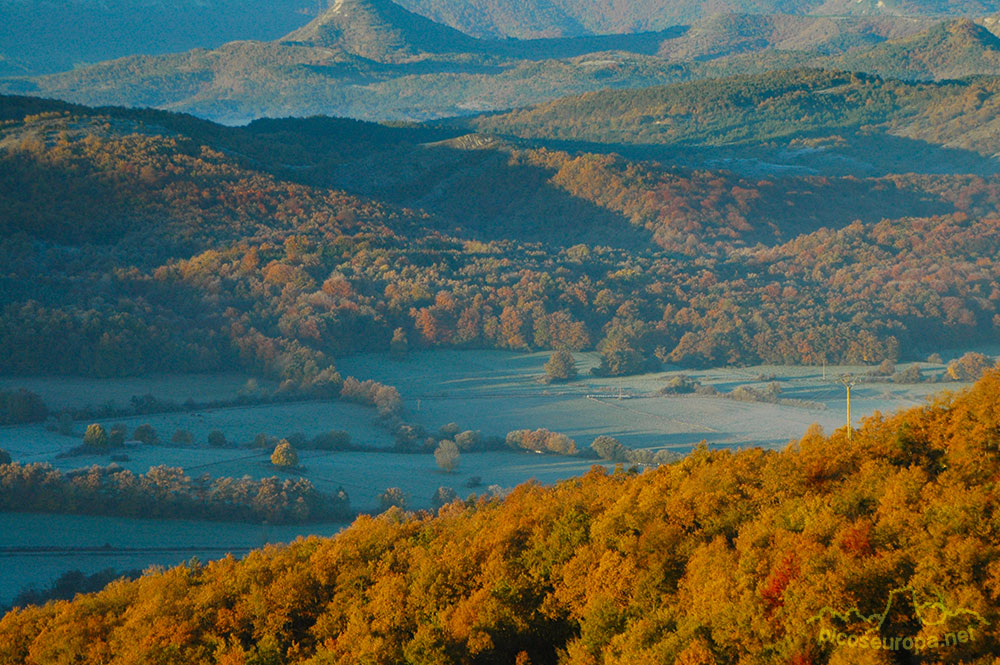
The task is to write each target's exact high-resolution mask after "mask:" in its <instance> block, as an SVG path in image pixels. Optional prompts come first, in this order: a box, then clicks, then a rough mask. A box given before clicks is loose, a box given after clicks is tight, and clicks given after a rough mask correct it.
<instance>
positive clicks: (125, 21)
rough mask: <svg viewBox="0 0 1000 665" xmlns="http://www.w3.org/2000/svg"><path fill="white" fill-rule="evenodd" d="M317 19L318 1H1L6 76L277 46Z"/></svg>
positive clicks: (0, 51)
mask: <svg viewBox="0 0 1000 665" xmlns="http://www.w3.org/2000/svg"><path fill="white" fill-rule="evenodd" d="M322 3H323V5H325V3H326V0H322ZM316 12H317V0H269V1H268V2H259V1H258V2H247V1H244V0H102V1H101V2H93V1H90V0H30V1H29V0H0V25H2V26H3V28H2V29H0V75H10V74H21V73H46V72H57V71H63V70H66V69H70V68H71V67H74V66H76V65H78V64H82V63H92V62H101V61H104V60H110V59H112V58H120V57H122V56H127V55H135V54H158V53H171V52H176V51H185V50H187V49H191V48H196V47H202V48H212V47H215V46H219V45H220V44H223V43H225V42H228V41H232V40H235V39H263V40H268V39H276V38H277V37H280V36H281V35H283V34H285V33H287V32H289V31H291V30H294V29H295V28H297V27H299V26H301V25H303V24H305V23H306V22H308V21H309V19H310V18H311V17H314V16H315V15H316ZM5 59H6V60H5ZM12 60H13V61H16V63H17V64H16V65H14V67H13V69H11V68H10V67H9V66H8V67H5V66H4V63H5V62H7V63H8V65H9V63H10V61H12Z"/></svg>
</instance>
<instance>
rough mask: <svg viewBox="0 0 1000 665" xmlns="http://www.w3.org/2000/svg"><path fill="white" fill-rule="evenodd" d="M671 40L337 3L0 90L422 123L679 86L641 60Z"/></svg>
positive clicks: (231, 116)
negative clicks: (478, 33) (529, 29)
mask: <svg viewBox="0 0 1000 665" xmlns="http://www.w3.org/2000/svg"><path fill="white" fill-rule="evenodd" d="M672 36H675V33H673V32H670V31H664V32H658V33H643V34H636V35H610V36H588V37H580V38H573V39H538V40H527V41H517V40H504V41H497V40H480V39H476V38H473V37H469V36H468V35H464V34H462V33H460V32H458V31H456V30H453V29H451V28H448V27H447V26H443V25H437V24H434V23H432V22H430V21H429V20H427V19H425V18H423V17H421V16H418V15H416V14H413V13H411V12H408V11H406V10H405V9H402V8H401V7H400V6H398V5H396V4H394V3H392V2H390V1H389V0H345V1H343V2H338V3H336V4H335V5H334V6H333V7H331V8H330V9H329V10H328V11H326V12H325V13H324V14H323V15H321V16H320V17H318V18H316V19H315V20H313V21H312V22H310V23H309V24H308V25H306V26H304V27H302V28H301V29H299V30H296V31H293V32H292V33H290V34H288V35H285V36H284V37H283V38H282V39H280V40H278V41H274V42H258V41H240V42H231V43H228V44H225V45H223V46H221V47H219V48H217V49H214V50H205V49H195V50H192V51H188V52H185V53H179V54H170V55H163V56H130V57H126V58H120V59H118V60H113V61H109V62H105V63H100V64H97V65H92V66H88V67H80V68H77V69H74V70H71V71H68V72H63V73H59V74H52V75H46V76H42V77H36V78H33V79H27V78H20V79H8V80H6V81H4V82H2V83H0V87H2V89H4V90H7V91H11V92H18V93H30V94H38V95H44V96H49V97H58V98H61V99H66V100H69V101H75V102H81V103H86V104H92V105H100V104H119V105H125V106H154V107H159V108H167V109H172V110H185V111H190V112H193V113H196V114H198V115H201V116H204V117H208V118H213V119H217V120H220V121H223V122H230V123H242V122H246V121H248V120H251V119H254V118H257V117H261V116H287V115H312V114H326V115H342V116H351V117H368V118H397V119H399V118H403V119H423V118H430V117H441V116H448V115H456V114H463V113H468V112H470V111H480V110H486V109H498V108H499V109H503V108H510V107H513V106H524V105H527V104H532V103H537V102H539V101H544V100H547V99H552V98H553V97H556V96H559V95H566V94H573V93H577V92H584V91H587V90H594V89H599V88H606V87H622V86H635V85H653V84H656V83H666V82H670V81H676V80H682V79H684V78H686V77H687V73H686V70H685V68H684V67H682V66H678V65H675V64H670V63H667V62H665V61H663V60H662V59H659V58H655V57H648V56H645V55H644V54H651V53H655V52H656V51H657V50H658V49H659V48H660V45H661V44H662V42H663V41H664V40H665V39H668V38H670V37H672ZM608 51H616V53H611V54H609V53H608ZM622 51H624V52H625V53H622ZM589 54H594V55H593V56H590V55H589Z"/></svg>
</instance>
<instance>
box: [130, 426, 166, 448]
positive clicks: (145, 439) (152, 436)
mask: <svg viewBox="0 0 1000 665" xmlns="http://www.w3.org/2000/svg"><path fill="white" fill-rule="evenodd" d="M132 438H133V439H135V440H136V441H140V442H142V443H148V444H154V443H158V442H159V441H160V437H159V436H157V434H156V430H155V429H153V426H152V425H150V424H149V423H145V424H143V425H139V426H138V427H136V428H135V431H134V432H133V433H132Z"/></svg>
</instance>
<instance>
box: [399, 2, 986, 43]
mask: <svg viewBox="0 0 1000 665" xmlns="http://www.w3.org/2000/svg"><path fill="white" fill-rule="evenodd" d="M401 4H402V5H403V6H405V7H407V8H408V9H410V10H411V11H415V12H418V13H420V14H423V15H424V16H427V17H429V18H431V19H433V20H435V21H440V22H442V23H447V24H448V25H451V26H452V27H455V28H458V29H459V30H462V31H463V32H467V33H469V34H474V35H480V36H496V35H505V36H514V37H530V36H537V35H539V34H552V32H556V33H557V34H560V35H573V34H579V33H580V32H581V31H587V32H592V33H614V32H618V33H622V32H637V31H643V30H662V29H664V28H667V27H670V26H675V25H688V24H692V23H694V22H696V21H698V20H699V19H703V18H706V17H709V16H714V15H717V14H726V13H735V14H800V15H801V14H814V15H823V16H845V15H850V16H899V15H901V16H936V17H940V16H982V15H985V14H989V13H991V12H995V11H996V4H995V3H993V2H988V1H987V0H705V1H702V0H630V1H629V2H621V1H619V0H526V1H525V2H516V3H514V2H506V3H505V2H501V0H473V1H472V2H468V1H466V0H401Z"/></svg>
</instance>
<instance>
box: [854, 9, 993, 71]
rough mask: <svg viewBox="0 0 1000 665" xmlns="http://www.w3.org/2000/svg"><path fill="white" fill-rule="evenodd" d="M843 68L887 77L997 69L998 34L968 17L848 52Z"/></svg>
mask: <svg viewBox="0 0 1000 665" xmlns="http://www.w3.org/2000/svg"><path fill="white" fill-rule="evenodd" d="M834 63H835V65H836V66H838V67H842V68H844V69H851V70H860V71H867V72H873V73H876V74H879V75H881V76H888V77H906V78H911V79H912V78H926V79H945V78H961V77H964V76H971V75H975V74H996V73H997V72H1000V37H997V36H996V35H995V34H993V33H992V32H990V31H989V30H988V29H987V28H986V27H984V26H982V25H977V24H976V23H974V22H972V21H971V20H969V19H958V20H956V21H951V22H948V23H940V24H937V25H935V26H932V27H931V28H930V29H928V30H926V31H924V32H921V33H919V34H917V35H913V36H911V37H908V38H905V39H901V40H898V41H894V42H889V43H885V44H881V45H879V46H876V47H874V48H872V49H871V50H868V51H865V52H860V53H849V54H846V55H844V56H841V57H840V58H838V59H836V60H835V61H834Z"/></svg>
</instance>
